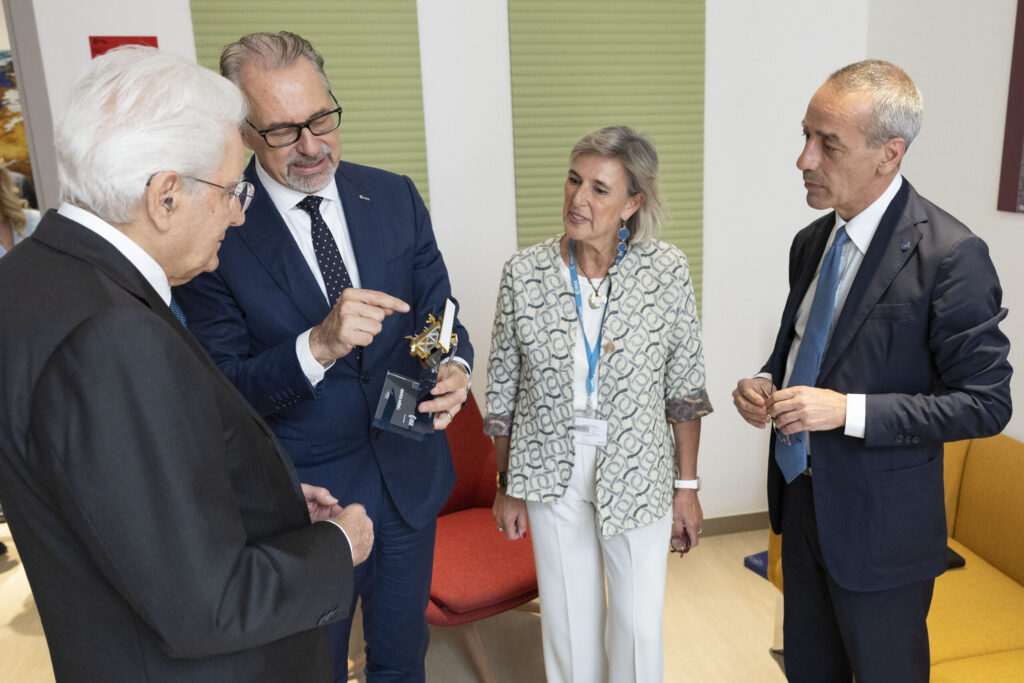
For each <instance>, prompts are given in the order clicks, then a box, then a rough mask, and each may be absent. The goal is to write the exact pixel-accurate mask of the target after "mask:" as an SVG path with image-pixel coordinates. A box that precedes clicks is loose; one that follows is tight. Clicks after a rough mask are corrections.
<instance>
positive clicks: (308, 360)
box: [295, 328, 334, 387]
mask: <svg viewBox="0 0 1024 683" xmlns="http://www.w3.org/2000/svg"><path fill="white" fill-rule="evenodd" d="M312 331H313V330H312V328H310V329H308V330H306V331H305V332H303V333H302V334H300V335H299V336H298V338H297V339H296V340H295V355H296V356H298V358H299V367H301V368H302V374H304V375H305V376H306V379H308V380H309V383H310V384H312V385H313V386H314V387H315V386H316V385H317V384H320V382H322V381H324V375H325V374H326V373H327V371H328V370H330V369H331V368H332V367H334V361H333V360H332V361H331V364H330V365H328V366H327V367H326V368H325V367H324V366H322V365H320V361H318V360H317V359H316V358H313V352H312V351H310V350H309V333H310V332H312Z"/></svg>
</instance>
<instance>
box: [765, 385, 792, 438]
mask: <svg viewBox="0 0 1024 683" xmlns="http://www.w3.org/2000/svg"><path fill="white" fill-rule="evenodd" d="M759 389H760V391H761V395H762V396H764V397H765V398H771V396H772V394H774V393H775V386H774V385H773V386H772V387H771V390H768V389H765V388H764V386H761V387H759ZM769 417H771V416H770V415H769ZM771 420H772V432H774V433H775V436H776V437H778V439H779V441H781V442H782V443H784V444H786V445H787V446H792V445H793V444H794V443H800V441H801V440H802V439H801V438H800V435H799V434H784V433H782V431H780V430H779V427H778V425H776V424H775V418H774V417H772V418H771Z"/></svg>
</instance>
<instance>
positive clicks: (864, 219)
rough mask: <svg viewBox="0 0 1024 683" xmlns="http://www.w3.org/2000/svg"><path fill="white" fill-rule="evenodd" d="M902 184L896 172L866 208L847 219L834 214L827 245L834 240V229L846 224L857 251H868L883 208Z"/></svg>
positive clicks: (883, 211) (887, 205) (880, 219)
mask: <svg viewBox="0 0 1024 683" xmlns="http://www.w3.org/2000/svg"><path fill="white" fill-rule="evenodd" d="M902 186H903V175H902V174H900V173H897V174H896V177H895V178H893V179H892V182H891V183H889V187H887V188H886V189H885V192H883V193H882V194H881V195H880V196H879V197H878V199H876V200H875V201H873V202H871V205H870V206H868V208H866V209H864V210H863V211H861V212H860V213H858V214H857V215H856V216H854V217H853V218H851V219H850V220H849V221H844V220H843V219H842V218H840V217H839V214H838V213H837V214H836V224H835V227H834V228H832V237H831V239H830V240H829V245H831V244H832V242H833V241H834V240H835V235H836V231H838V230H839V228H841V227H843V226H844V225H845V226H846V234H847V235H849V236H850V241H851V242H853V244H854V245H855V246H856V247H857V251H859V252H860V253H861V254H866V253H868V246H870V245H871V240H872V238H874V236H875V232H876V231H877V230H878V224H879V223H881V222H882V216H883V215H885V210H886V209H888V208H889V204H891V203H892V199H893V197H895V196H896V193H897V192H899V190H900V187H902Z"/></svg>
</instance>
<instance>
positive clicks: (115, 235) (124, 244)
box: [57, 202, 171, 306]
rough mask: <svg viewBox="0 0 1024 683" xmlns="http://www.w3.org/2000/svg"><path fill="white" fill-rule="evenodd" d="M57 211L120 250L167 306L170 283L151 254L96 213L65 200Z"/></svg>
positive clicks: (169, 298) (169, 296) (169, 303)
mask: <svg viewBox="0 0 1024 683" xmlns="http://www.w3.org/2000/svg"><path fill="white" fill-rule="evenodd" d="M57 213H59V214H60V215H61V216H64V217H65V218H68V219H70V220H73V221H74V222H76V223H78V224H79V225H81V226H82V227H84V228H88V229H89V230H91V231H93V232H94V233H96V234H97V235H99V236H100V237H102V238H103V239H105V240H106V241H107V242H109V243H110V245H111V246H112V247H114V248H115V249H117V250H118V251H119V252H121V254H122V255H123V256H124V257H125V258H126V259H128V260H129V261H130V262H131V264H132V265H133V266H135V268H136V269H137V270H138V271H139V272H140V273H142V277H144V278H146V282H148V283H149V284H150V286H151V287H152V288H153V289H155V290H156V293H157V294H159V295H160V298H161V299H163V300H164V303H165V304H167V305H168V306H170V305H171V283H170V282H168V281H167V273H165V272H164V269H163V268H161V267H160V264H159V263H157V262H156V260H155V259H154V258H153V257H152V256H150V255H149V254H148V253H146V251H145V250H144V249H143V248H142V247H140V246H139V245H138V244H136V243H135V242H133V241H132V239H131V238H130V237H128V235H126V234H124V233H123V232H121V231H120V230H118V229H117V228H115V227H114V226H113V225H111V224H110V223H107V222H106V221H105V220H103V219H102V218H100V217H99V216H97V215H96V214H94V213H89V212H88V211H86V210H85V209H82V208H79V207H77V206H74V205H72V204H68V203H67V202H64V203H63V204H61V205H60V208H59V209H57Z"/></svg>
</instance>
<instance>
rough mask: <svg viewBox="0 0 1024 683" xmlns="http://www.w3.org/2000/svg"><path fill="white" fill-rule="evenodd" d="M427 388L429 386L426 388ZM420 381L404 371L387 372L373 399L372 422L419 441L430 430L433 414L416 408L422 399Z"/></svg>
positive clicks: (429, 432) (380, 427)
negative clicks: (404, 373) (400, 373)
mask: <svg viewBox="0 0 1024 683" xmlns="http://www.w3.org/2000/svg"><path fill="white" fill-rule="evenodd" d="M426 391H427V392H429V391H430V388H427V389H426ZM422 393H423V390H422V389H421V387H420V383H419V382H416V381H415V380H412V379H410V378H408V377H405V376H404V375H399V374H396V373H394V372H389V373H388V376H387V377H386V378H385V379H384V388H383V389H382V390H381V392H380V400H379V401H378V402H377V412H376V413H375V414H374V416H373V426H374V427H377V428H378V429H386V430H387V431H389V432H394V433H395V434H399V435H401V436H405V437H408V438H410V439H415V440H416V441H422V440H423V439H424V437H426V436H427V435H428V434H432V433H433V432H434V416H433V415H431V414H430V413H420V412H417V411H416V406H417V404H418V403H419V402H420V400H422V398H421V394H422Z"/></svg>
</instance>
